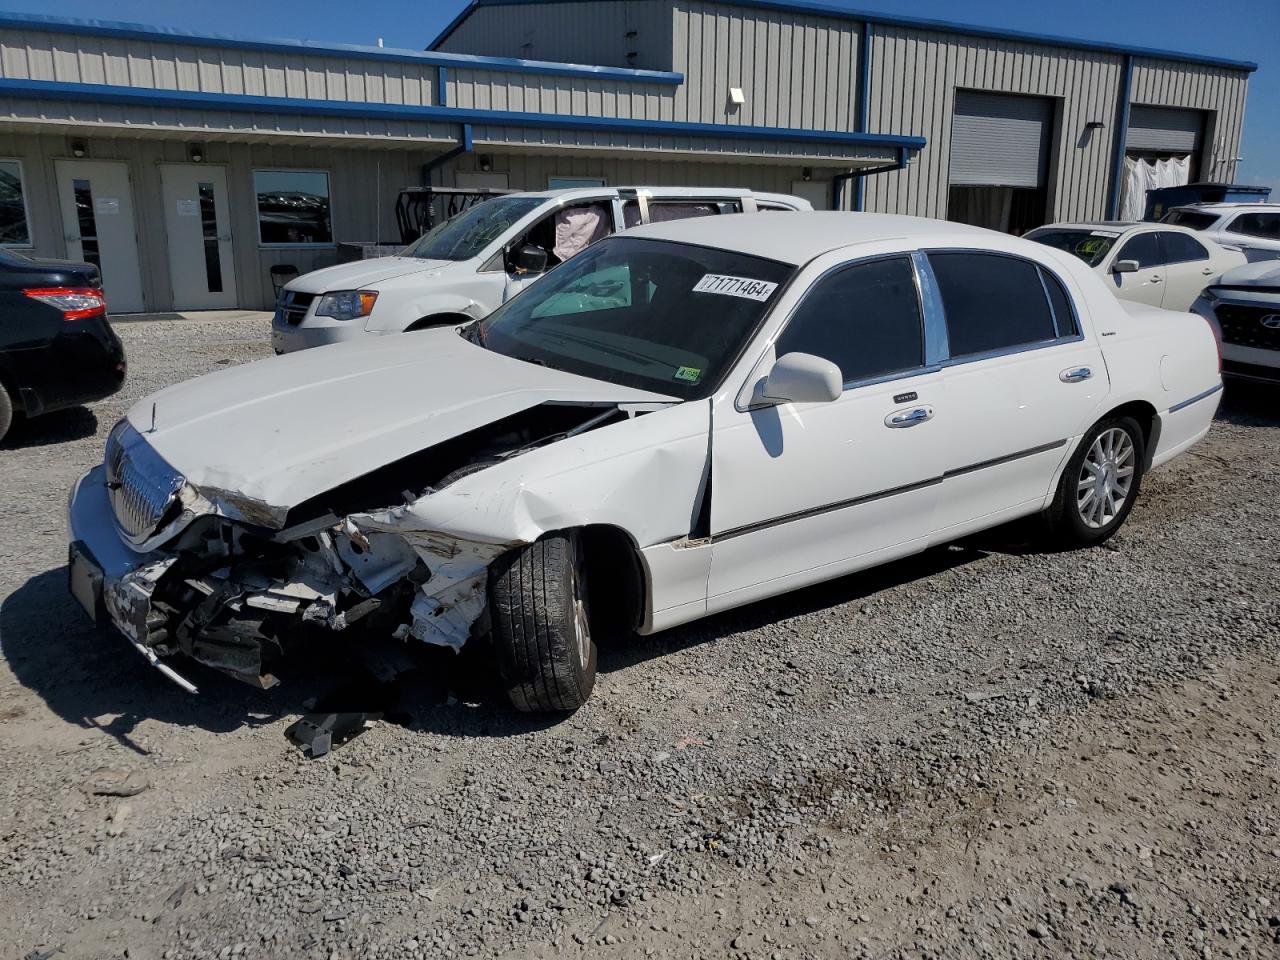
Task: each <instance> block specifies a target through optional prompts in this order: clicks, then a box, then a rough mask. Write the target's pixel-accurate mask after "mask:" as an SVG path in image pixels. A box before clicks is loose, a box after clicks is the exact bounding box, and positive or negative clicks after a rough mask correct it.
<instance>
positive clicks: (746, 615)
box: [599, 542, 982, 673]
mask: <svg viewBox="0 0 1280 960" xmlns="http://www.w3.org/2000/svg"><path fill="white" fill-rule="evenodd" d="M981 556H982V550H981V549H979V547H977V546H975V545H974V544H971V543H968V542H966V543H962V544H952V545H948V546H944V547H936V548H934V549H931V550H927V551H925V552H924V553H921V554H917V555H916V556H912V557H906V558H904V559H902V560H895V561H893V562H892V563H886V564H884V565H882V566H878V567H872V568H871V569H869V570H863V571H860V572H858V573H851V574H849V575H847V576H844V577H840V578H838V579H835V580H828V581H827V582H825V583H819V584H815V585H814V586H812V587H805V588H804V589H801V590H796V591H793V592H791V593H785V594H782V595H781V596H777V597H772V598H770V599H768V600H760V601H758V602H756V603H752V604H748V605H747V606H745V607H738V608H737V609H734V610H728V611H725V612H724V613H719V614H715V615H713V616H710V617H707V618H706V619H705V620H698V621H695V622H694V623H691V624H688V625H686V626H683V627H676V628H675V629H673V630H667V631H664V632H662V633H658V634H654V635H653V636H649V637H641V636H635V637H632V638H630V639H628V640H625V641H621V642H618V643H615V644H611V645H609V646H608V647H605V648H602V649H601V651H600V656H599V670H600V672H602V673H611V672H613V671H615V670H625V669H627V668H628V667H631V666H634V665H635V664H637V663H642V662H644V661H646V660H652V659H654V658H656V657H663V656H666V655H668V654H672V653H677V652H679V651H681V650H687V649H689V648H691V647H696V646H700V645H702V644H704V643H712V642H714V641H716V640H720V639H723V638H724V637H727V636H729V635H730V634H734V633H740V632H742V631H746V630H755V629H758V628H760V627H763V626H767V625H768V624H772V623H778V622H781V621H784V620H789V619H791V618H793V617H800V616H804V615H805V614H809V613H814V612H816V611H819V610H825V609H828V608H831V607H838V606H841V605H843V604H851V603H857V602H858V601H860V600H865V599H867V598H869V597H872V596H874V595H875V594H877V593H880V592H881V591H883V590H888V589H890V588H892V587H897V586H901V585H902V584H905V583H910V582H912V581H914V580H923V579H927V578H928V577H932V576H936V575H937V574H940V573H945V572H946V571H947V570H951V569H953V568H955V567H959V566H963V565H964V564H966V563H971V562H973V561H974V560H977V559H979V558H980V557H981Z"/></svg>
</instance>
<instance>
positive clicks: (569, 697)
mask: <svg viewBox="0 0 1280 960" xmlns="http://www.w3.org/2000/svg"><path fill="white" fill-rule="evenodd" d="M489 612H490V617H491V622H492V631H493V646H494V652H495V654H496V655H497V660H498V672H499V674H500V675H501V677H502V682H503V686H504V687H505V688H506V691H507V696H508V697H510V698H511V702H512V704H513V705H514V706H515V707H516V709H517V710H523V711H526V712H568V711H572V710H577V709H578V708H579V707H580V706H582V705H583V704H584V703H586V702H587V698H588V697H590V696H591V690H592V688H593V687H594V686H595V680H596V645H595V642H594V641H593V640H592V639H591V627H590V622H589V616H588V612H589V608H588V605H587V585H586V582H585V579H584V577H583V573H582V546H581V538H580V536H579V534H578V532H577V531H576V530H570V531H565V532H562V533H551V534H547V535H546V536H545V537H543V538H542V539H541V540H537V541H535V542H533V543H531V544H528V545H527V546H524V547H520V548H519V549H516V550H512V551H511V552H510V553H507V554H505V555H504V556H502V557H500V558H499V559H498V560H496V561H495V562H494V564H493V565H492V567H491V568H490V573H489Z"/></svg>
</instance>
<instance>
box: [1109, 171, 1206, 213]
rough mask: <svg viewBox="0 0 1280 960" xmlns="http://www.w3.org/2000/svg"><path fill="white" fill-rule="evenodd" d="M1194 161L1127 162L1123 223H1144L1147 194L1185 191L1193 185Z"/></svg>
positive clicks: (1122, 182)
mask: <svg viewBox="0 0 1280 960" xmlns="http://www.w3.org/2000/svg"><path fill="white" fill-rule="evenodd" d="M1190 178H1191V157H1190V156H1185V157H1165V158H1164V159H1163V160H1137V159H1134V158H1133V157H1125V158H1124V176H1123V177H1122V178H1121V179H1120V212H1119V218H1120V219H1121V220H1141V219H1142V215H1143V214H1144V213H1145V212H1146V210H1147V191H1148V190H1156V189H1158V188H1160V187H1181V186H1184V185H1185V184H1187V183H1189V182H1190Z"/></svg>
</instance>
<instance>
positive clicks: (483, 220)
mask: <svg viewBox="0 0 1280 960" xmlns="http://www.w3.org/2000/svg"><path fill="white" fill-rule="evenodd" d="M546 202H547V198H546V197H495V198H493V199H492V200H485V201H482V202H481V203H477V204H476V205H475V206H473V207H468V208H467V209H466V210H464V211H462V213H460V214H458V215H457V216H456V217H454V218H453V219H451V220H446V221H445V222H444V223H441V224H438V225H437V226H435V227H432V228H431V229H430V230H428V231H427V232H426V233H424V234H423V235H422V236H420V237H419V238H418V239H417V240H415V241H413V243H411V244H409V246H407V247H405V248H404V249H403V250H401V251H400V253H399V254H397V256H401V257H417V258H418V259H420V260H470V259H471V258H472V257H474V256H477V255H478V254H479V253H480V252H481V251H482V250H484V248H485V247H487V246H488V245H489V244H491V243H493V241H494V240H496V239H498V237H500V236H502V235H503V234H504V233H506V231H507V230H508V229H509V228H510V227H511V225H512V224H514V223H515V222H516V221H518V220H520V219H521V218H522V217H524V216H525V215H526V214H528V213H529V212H530V211H532V210H534V209H535V208H537V207H540V206H541V205H542V204H544V203H546Z"/></svg>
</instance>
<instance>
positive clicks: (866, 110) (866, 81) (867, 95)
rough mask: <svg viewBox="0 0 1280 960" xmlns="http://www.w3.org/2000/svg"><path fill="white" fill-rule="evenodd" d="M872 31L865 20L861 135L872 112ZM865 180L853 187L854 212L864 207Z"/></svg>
mask: <svg viewBox="0 0 1280 960" xmlns="http://www.w3.org/2000/svg"><path fill="white" fill-rule="evenodd" d="M871 31H872V23H871V21H870V20H863V21H862V29H861V30H860V31H859V33H858V38H859V41H858V43H859V46H858V116H857V124H856V125H855V126H854V128H853V129H855V130H857V131H858V132H859V133H866V132H867V116H868V115H869V114H870V112H871V40H872V32H871ZM864 179H865V178H863V177H858V178H857V180H856V182H855V183H854V185H853V209H854V210H862V208H863V206H864V203H863V196H864V194H863V189H864V182H863V181H864Z"/></svg>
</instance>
